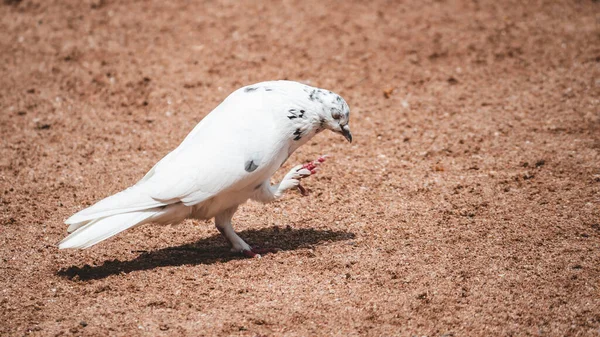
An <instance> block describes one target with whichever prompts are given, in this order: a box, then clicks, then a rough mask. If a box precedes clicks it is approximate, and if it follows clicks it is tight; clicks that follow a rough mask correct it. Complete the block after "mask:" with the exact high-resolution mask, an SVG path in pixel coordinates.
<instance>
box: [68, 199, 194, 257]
mask: <svg viewBox="0 0 600 337" xmlns="http://www.w3.org/2000/svg"><path fill="white" fill-rule="evenodd" d="M191 210H192V208H191V207H187V206H185V205H183V204H173V205H169V206H163V207H155V208H151V209H146V210H142V211H137V212H129V213H122V214H115V215H111V216H108V217H103V218H97V219H93V220H90V221H85V222H80V223H75V224H71V225H70V226H69V230H74V231H73V232H72V233H71V234H70V235H69V236H67V237H66V238H64V239H63V240H62V241H61V242H60V243H59V245H58V248H60V249H65V248H79V249H84V248H89V247H91V246H93V245H95V244H97V243H99V242H101V241H104V240H106V239H108V238H110V237H112V236H114V235H117V234H119V233H120V232H122V231H124V230H127V229H129V228H131V227H134V226H137V225H141V224H145V223H148V222H157V223H159V224H169V223H178V222H181V221H182V220H183V219H185V218H186V217H188V216H189V215H190V212H191Z"/></svg>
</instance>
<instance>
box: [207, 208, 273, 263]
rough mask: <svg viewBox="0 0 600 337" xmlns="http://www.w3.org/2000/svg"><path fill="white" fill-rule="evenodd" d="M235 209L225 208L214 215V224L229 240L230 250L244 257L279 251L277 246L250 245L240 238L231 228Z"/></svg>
mask: <svg viewBox="0 0 600 337" xmlns="http://www.w3.org/2000/svg"><path fill="white" fill-rule="evenodd" d="M236 210H237V206H236V207H232V208H230V209H228V210H225V211H224V212H222V213H221V214H219V215H217V216H215V226H216V227H217V229H218V230H219V232H221V234H222V235H223V236H224V237H225V238H226V239H227V241H229V244H230V245H231V251H232V252H235V253H242V254H243V255H244V256H246V257H260V254H267V253H276V252H278V251H280V249H279V248H259V247H251V246H250V245H248V244H247V243H246V242H245V241H244V240H242V238H240V236H239V235H237V233H236V232H235V231H234V230H233V226H232V225H231V218H233V214H234V213H235V211H236Z"/></svg>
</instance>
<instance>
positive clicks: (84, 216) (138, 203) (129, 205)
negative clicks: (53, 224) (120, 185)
mask: <svg viewBox="0 0 600 337" xmlns="http://www.w3.org/2000/svg"><path fill="white" fill-rule="evenodd" d="M165 205H166V204H165V203H164V202H161V201H157V200H154V199H153V198H152V197H150V196H149V195H148V193H147V191H145V188H144V186H140V185H135V186H132V187H130V188H128V189H126V190H124V191H121V192H119V193H117V194H115V195H111V196H110V197H107V198H104V199H102V200H100V201H98V202H97V203H95V204H94V205H92V206H90V207H88V208H86V209H83V210H81V211H79V212H77V213H75V214H74V215H72V216H71V217H70V218H68V219H67V220H66V221H65V223H66V224H68V225H75V226H74V227H73V228H78V227H81V225H80V224H81V223H84V222H90V221H91V220H94V219H98V218H104V217H109V216H112V215H116V214H122V213H127V212H136V211H141V210H146V209H151V208H154V207H161V206H165ZM69 228H71V227H69Z"/></svg>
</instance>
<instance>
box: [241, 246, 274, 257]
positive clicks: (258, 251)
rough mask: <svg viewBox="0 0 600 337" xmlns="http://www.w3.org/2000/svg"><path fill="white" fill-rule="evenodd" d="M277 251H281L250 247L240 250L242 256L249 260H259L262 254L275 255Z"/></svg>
mask: <svg viewBox="0 0 600 337" xmlns="http://www.w3.org/2000/svg"><path fill="white" fill-rule="evenodd" d="M278 251H281V249H279V248H259V247H252V248H251V249H245V250H242V254H243V255H244V256H245V257H249V258H261V257H262V255H264V254H269V253H277V252H278Z"/></svg>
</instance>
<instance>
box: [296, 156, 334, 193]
mask: <svg viewBox="0 0 600 337" xmlns="http://www.w3.org/2000/svg"><path fill="white" fill-rule="evenodd" d="M327 157H328V156H327V155H323V156H321V157H319V158H317V159H316V160H313V161H311V162H310V163H306V164H304V165H302V167H300V168H299V169H298V171H300V170H302V169H307V170H309V171H310V173H311V174H316V173H317V172H318V171H319V165H321V164H322V163H323V162H325V160H326V159H327ZM298 191H300V194H302V196H307V195H308V192H307V191H306V189H305V188H304V187H303V186H302V185H300V184H298Z"/></svg>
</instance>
